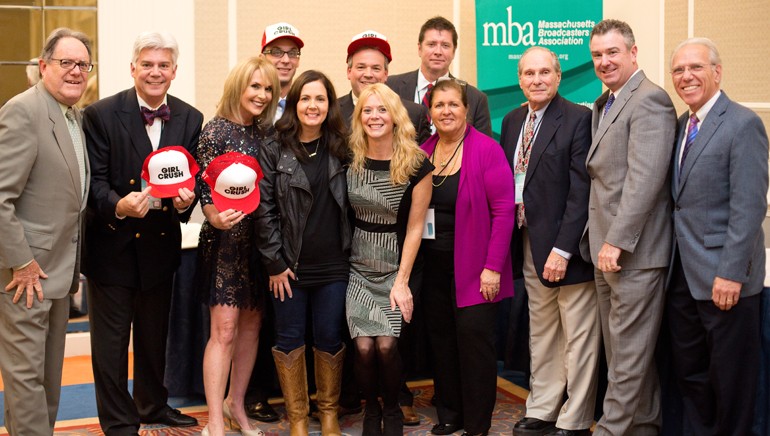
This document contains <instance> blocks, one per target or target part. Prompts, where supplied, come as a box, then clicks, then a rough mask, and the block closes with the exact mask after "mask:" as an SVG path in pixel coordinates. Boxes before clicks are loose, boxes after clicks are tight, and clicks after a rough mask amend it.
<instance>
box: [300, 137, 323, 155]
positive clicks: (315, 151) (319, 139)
mask: <svg viewBox="0 0 770 436" xmlns="http://www.w3.org/2000/svg"><path fill="white" fill-rule="evenodd" d="M300 142H302V141H300ZM312 143H313V141H310V142H302V146H303V147H304V148H305V153H307V157H315V155H317V154H318V146H319V145H321V137H320V136H319V137H318V138H316V139H315V150H313V152H312V153H311V152H309V151H308V150H307V146H309V145H310V144H312Z"/></svg>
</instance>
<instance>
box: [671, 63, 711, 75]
mask: <svg viewBox="0 0 770 436" xmlns="http://www.w3.org/2000/svg"><path fill="white" fill-rule="evenodd" d="M709 65H710V66H712V67H713V66H714V64H709ZM709 65H703V64H692V65H682V66H681V67H676V68H674V69H673V70H671V75H672V76H674V77H677V78H679V77H682V76H683V75H684V73H685V71H687V70H690V74H698V73H700V72H702V71H703V70H704V69H705V68H706V67H707V66H709Z"/></svg>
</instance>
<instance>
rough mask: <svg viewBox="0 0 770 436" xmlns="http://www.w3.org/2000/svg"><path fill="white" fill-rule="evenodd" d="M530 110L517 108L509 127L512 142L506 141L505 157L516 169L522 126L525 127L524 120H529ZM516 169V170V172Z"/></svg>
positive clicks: (504, 146)
mask: <svg viewBox="0 0 770 436" xmlns="http://www.w3.org/2000/svg"><path fill="white" fill-rule="evenodd" d="M527 112H528V109H527V107H526V106H522V107H520V108H517V109H516V110H515V111H514V112H513V116H512V117H511V124H510V125H509V126H508V129H509V132H508V134H509V135H510V140H506V141H505V142H506V143H505V144H503V151H505V157H506V158H507V159H508V162H509V163H510V164H512V165H513V166H514V167H515V165H516V160H515V159H516V156H515V154H516V144H517V143H518V142H519V139H518V138H519V136H520V135H521V130H522V126H524V120H525V119H526V118H527ZM515 169H516V168H514V170H515Z"/></svg>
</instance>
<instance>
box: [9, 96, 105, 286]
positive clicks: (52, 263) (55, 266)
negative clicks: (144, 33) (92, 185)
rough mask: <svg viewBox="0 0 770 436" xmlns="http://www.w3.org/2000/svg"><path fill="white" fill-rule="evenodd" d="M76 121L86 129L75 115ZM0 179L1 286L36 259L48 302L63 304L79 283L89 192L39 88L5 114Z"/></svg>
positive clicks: (62, 126)
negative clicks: (43, 275) (18, 268)
mask: <svg viewBox="0 0 770 436" xmlns="http://www.w3.org/2000/svg"><path fill="white" fill-rule="evenodd" d="M76 117H77V121H78V124H79V125H82V123H81V118H80V112H79V111H77V110H76ZM80 133H81V135H82V129H81V132H80ZM82 141H83V144H84V145H85V142H86V141H85V138H84V137H83V139H82ZM89 171H90V170H89V169H88V159H86V176H88V173H89ZM0 174H2V177H0V228H2V229H3V230H2V237H0V287H2V288H5V286H6V285H7V284H8V283H9V282H10V281H11V280H12V277H13V271H12V268H13V267H15V266H19V265H23V264H25V263H27V262H29V261H30V260H32V259H33V258H34V259H35V260H36V261H37V262H38V263H39V264H40V267H41V268H42V270H43V271H44V272H45V273H46V274H48V278H47V279H43V280H41V282H42V285H43V294H44V296H45V298H49V299H58V298H64V297H66V296H67V294H68V293H70V292H74V291H76V290H77V286H78V281H79V277H80V276H79V266H80V265H79V257H80V240H81V239H82V238H81V222H82V220H81V218H82V215H83V210H84V208H85V203H86V202H85V201H84V198H87V192H86V197H84V196H83V195H82V194H81V190H80V169H79V168H78V162H77V157H76V156H75V147H74V145H73V144H72V138H71V136H70V133H69V130H68V128H67V121H66V120H65V119H64V115H62V111H61V108H60V107H59V103H58V102H57V101H56V100H55V99H54V98H53V97H52V96H51V94H49V93H48V91H47V90H46V89H45V87H44V86H43V83H42V82H40V83H38V84H37V85H36V86H34V87H32V88H30V89H28V90H27V91H25V92H23V93H21V94H19V95H17V96H16V97H14V98H12V99H11V100H10V101H8V103H6V104H5V105H4V106H3V107H2V109H0ZM86 189H88V188H86Z"/></svg>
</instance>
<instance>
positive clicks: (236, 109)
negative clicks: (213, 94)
mask: <svg viewBox="0 0 770 436" xmlns="http://www.w3.org/2000/svg"><path fill="white" fill-rule="evenodd" d="M255 71H259V72H260V74H261V75H262V79H263V80H265V81H266V82H268V83H269V84H270V85H269V86H271V87H272V89H273V97H272V98H271V99H270V103H269V104H268V105H267V108H266V109H265V111H264V112H262V115H260V117H259V121H260V124H270V123H272V122H273V117H274V116H275V108H276V107H278V99H279V96H280V93H281V85H280V83H279V82H278V72H277V71H276V70H275V67H274V66H273V64H271V63H270V61H268V60H266V59H264V58H261V57H256V56H254V57H250V58H248V59H244V60H242V61H241V62H239V63H238V65H236V66H235V67H233V69H232V70H230V73H229V74H228V75H227V79H225V89H224V91H222V98H220V99H219V103H218V104H217V116H219V117H222V118H227V119H229V120H233V121H237V122H238V123H239V124H244V125H246V124H248V121H249V120H242V119H241V96H242V95H243V92H244V91H246V88H247V87H248V86H249V85H250V84H251V76H253V75H254V72H255Z"/></svg>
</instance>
